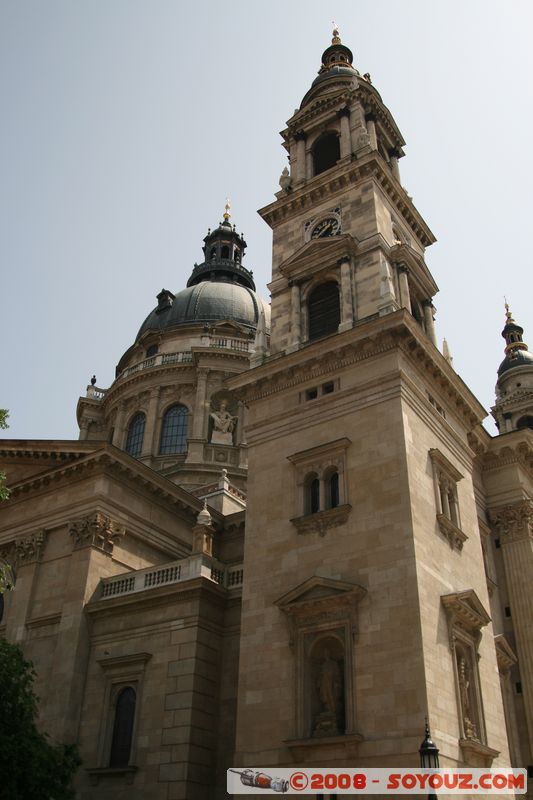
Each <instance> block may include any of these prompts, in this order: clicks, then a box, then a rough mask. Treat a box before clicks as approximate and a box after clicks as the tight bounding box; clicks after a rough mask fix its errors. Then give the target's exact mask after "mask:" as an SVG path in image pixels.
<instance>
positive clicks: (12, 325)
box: [0, 0, 533, 439]
mask: <svg viewBox="0 0 533 800" xmlns="http://www.w3.org/2000/svg"><path fill="white" fill-rule="evenodd" d="M332 20H335V21H336V23H337V24H338V26H339V28H340V33H341V37H342V40H343V42H344V43H345V44H347V45H348V46H349V47H350V48H351V49H352V50H353V52H354V56H355V58H354V65H355V66H356V67H357V68H358V69H359V71H360V72H361V73H365V72H370V74H371V76H372V81H373V84H374V86H375V87H376V88H377V89H378V91H379V92H380V94H381V96H382V98H383V100H384V102H385V103H386V105H387V106H388V107H389V109H390V110H391V112H392V114H393V115H394V117H395V119H396V122H397V123H398V126H399V128H400V130H401V131H402V134H403V136H404V138H405V140H406V143H407V145H406V147H405V152H406V155H405V157H404V158H402V160H401V162H400V169H401V174H402V183H403V184H404V186H405V187H406V189H407V190H408V192H409V194H410V195H412V197H413V199H414V202H415V205H416V206H417V208H418V210H419V211H420V212H421V214H422V215H423V216H424V218H425V219H426V221H427V222H428V224H429V226H430V228H431V229H432V231H433V233H434V234H435V235H436V237H437V243H436V244H434V245H432V246H431V248H429V249H428V251H427V253H426V258H427V264H428V266H429V268H430V270H431V271H432V273H433V275H434V277H435V279H436V281H437V284H438V285H439V288H440V292H439V294H438V295H437V297H436V298H435V301H434V302H435V305H436V307H437V318H436V321H437V334H438V337H439V341H441V340H442V337H444V336H445V337H446V339H447V340H448V343H449V346H450V349H451V352H452V355H453V357H454V367H455V368H456V370H457V372H458V373H459V375H460V376H461V377H462V378H463V380H464V381H465V382H466V383H467V385H469V386H470V388H471V389H472V391H473V392H474V394H475V395H476V397H477V398H478V400H479V401H480V402H481V403H482V404H483V405H484V407H485V408H486V409H487V410H489V409H490V406H491V405H492V404H493V402H494V384H495V381H496V370H497V367H498V365H499V363H500V361H501V360H502V358H503V346H504V342H503V339H502V338H501V337H500V332H501V330H502V327H503V323H504V305H503V304H504V295H506V296H507V299H508V301H509V303H510V304H511V308H512V310H513V312H514V316H515V318H516V320H517V321H518V322H520V323H521V324H522V325H523V327H524V328H525V335H524V338H525V341H526V342H527V341H528V336H529V338H530V343H531V348H532V349H533V310H532V304H531V288H532V281H531V275H532V259H533V255H532V252H531V248H530V246H529V245H530V241H529V236H530V233H531V229H532V221H533V204H532V196H531V189H530V187H531V185H532V182H533V181H532V179H533V147H532V145H531V139H532V136H531V129H532V122H533V104H532V99H533V98H532V95H533V82H532V80H531V76H532V74H533V69H532V67H533V63H532V62H533V48H531V34H532V28H533V4H532V3H530V2H529V0H508V1H507V2H506V3H501V2H498V3H496V2H493V0H438V1H437V0H403V2H401V3H400V2H393V0H371V1H369V0H367V2H361V0H350V1H349V2H346V1H345V0H338V1H337V2H332V3H324V2H316V1H315V0H305V1H304V0H283V2H281V1H280V0H269V2H268V3H258V2H255V0H248V1H247V2H242V1H241V0H237V1H236V2H230V0H227V2H226V3H225V4H224V3H220V2H214V1H213V2H211V1H209V2H206V0H197V1H196V2H195V3H185V2H179V1H178V0H173V1H171V0H91V2H87V1H85V2H81V1H80V0H47V2H42V0H31V1H30V0H9V1H8V0H0V114H1V120H2V122H1V125H0V268H1V283H0V326H1V347H2V371H1V383H0V407H4V408H8V409H9V410H10V420H9V421H10V425H11V427H10V430H8V431H5V435H6V436H8V437H9V438H41V439H54V438H60V439H69V438H77V436H78V428H77V424H76V415H75V410H76V403H77V398H78V396H79V395H83V394H84V393H85V390H86V386H87V383H88V382H89V379H90V378H91V376H92V375H93V374H95V375H96V376H97V385H98V386H100V387H103V388H106V387H107V386H109V385H110V383H111V382H112V380H113V378H114V370H115V365H116V364H117V362H118V360H119V358H120V356H121V354H122V353H123V352H124V351H125V350H126V349H127V348H128V347H129V346H130V345H131V344H132V343H133V341H134V339H135V336H136V333H137V331H138V329H139V327H140V325H141V323H142V321H143V320H144V318H145V317H146V316H147V314H148V313H149V312H150V310H151V309H152V308H153V307H154V305H155V304H156V300H155V296H156V294H157V293H158V292H159V291H160V290H161V288H163V287H164V288H168V289H171V290H172V291H174V292H175V291H178V290H180V289H181V288H184V286H185V284H186V281H187V278H188V277H189V275H190V272H191V270H192V267H193V264H194V262H195V261H201V260H202V253H201V246H202V240H203V237H204V236H205V234H206V232H207V228H208V227H214V226H215V225H217V224H218V222H219V221H220V219H221V218H222V212H223V206H224V202H225V199H226V197H227V196H229V197H230V198H231V202H232V214H233V217H232V219H233V221H234V222H235V224H236V226H237V229H238V230H239V231H243V232H244V234H245V238H246V240H247V242H248V250H247V254H246V256H245V261H244V265H245V266H247V267H248V269H252V270H253V271H254V276H255V280H256V284H257V287H258V291H259V292H260V293H261V294H262V295H263V296H264V297H266V298H268V291H267V289H266V284H267V282H268V281H269V278H270V268H271V231H270V229H269V228H268V226H267V225H266V224H265V223H264V222H263V221H262V220H261V219H260V217H259V216H258V215H257V213H256V209H258V208H260V207H262V206H264V205H266V204H267V203H269V202H271V201H272V200H273V199H274V192H276V191H277V190H278V189H279V186H278V179H279V175H280V173H281V170H282V169H283V167H284V166H285V164H286V153H285V151H284V149H283V148H282V147H281V138H280V136H279V131H281V130H282V129H283V128H284V127H285V122H286V120H288V119H289V117H290V116H291V115H292V113H293V111H294V109H295V108H296V107H297V106H298V105H299V104H300V101H301V99H302V97H303V95H304V94H305V92H306V91H307V89H308V88H309V86H310V84H311V82H312V81H313V79H314V78H315V77H316V73H317V70H318V68H319V66H320V57H321V53H322V51H323V50H324V49H325V48H326V47H327V46H328V44H329V43H330V40H331V29H332V24H331V22H332ZM488 429H489V430H491V431H492V432H494V428H493V426H491V425H490V424H489V425H488Z"/></svg>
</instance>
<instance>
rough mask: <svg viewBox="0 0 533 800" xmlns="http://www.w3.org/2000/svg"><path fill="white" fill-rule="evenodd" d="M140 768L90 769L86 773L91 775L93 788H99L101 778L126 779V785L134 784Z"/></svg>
mask: <svg viewBox="0 0 533 800" xmlns="http://www.w3.org/2000/svg"><path fill="white" fill-rule="evenodd" d="M138 769H139V768H138V767H135V766H133V765H130V766H127V767H89V768H88V769H86V770H85V772H86V773H87V774H88V775H89V780H90V782H91V784H92V786H97V785H98V782H99V780H100V778H106V777H110V778H120V777H125V778H126V783H133V779H134V777H135V773H136V772H137V770H138Z"/></svg>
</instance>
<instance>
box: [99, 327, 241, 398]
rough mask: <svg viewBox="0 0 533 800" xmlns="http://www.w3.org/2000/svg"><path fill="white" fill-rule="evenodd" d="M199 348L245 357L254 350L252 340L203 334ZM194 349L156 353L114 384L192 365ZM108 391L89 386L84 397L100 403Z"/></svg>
mask: <svg viewBox="0 0 533 800" xmlns="http://www.w3.org/2000/svg"><path fill="white" fill-rule="evenodd" d="M199 347H201V348H204V347H208V348H212V349H218V350H231V351H232V352H233V353H238V354H239V355H246V356H247V355H248V354H251V353H252V351H253V349H254V340H253V339H237V338H233V337H230V336H215V335H213V334H211V333H205V334H204V335H203V336H202V337H201V339H200V344H199ZM195 349H196V348H193V349H192V350H181V351H178V352H176V353H158V354H157V355H155V356H150V358H145V359H143V360H142V361H139V362H138V363H137V364H132V365H131V366H130V367H126V369H124V370H122V372H121V373H119V375H117V377H116V379H115V383H116V382H117V381H121V380H123V379H124V378H128V377H130V375H135V374H136V373H138V372H142V371H144V370H146V369H156V368H157V367H168V366H171V365H180V364H187V365H189V364H192V363H194V350H195ZM108 391H109V390H108V389H101V388H100V387H98V386H93V385H91V384H90V385H89V386H87V393H86V395H85V396H86V398H89V399H90V400H98V401H101V400H103V399H104V398H105V396H106V394H107V392H108Z"/></svg>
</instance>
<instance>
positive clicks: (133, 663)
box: [96, 653, 152, 670]
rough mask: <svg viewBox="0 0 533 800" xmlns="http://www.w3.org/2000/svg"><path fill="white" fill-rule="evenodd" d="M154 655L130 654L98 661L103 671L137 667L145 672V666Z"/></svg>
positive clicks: (99, 658) (105, 657)
mask: <svg viewBox="0 0 533 800" xmlns="http://www.w3.org/2000/svg"><path fill="white" fill-rule="evenodd" d="M151 658H152V653H130V654H128V655H123V656H106V655H103V656H100V657H97V659H96V661H97V662H98V663H99V664H100V666H101V668H102V669H103V670H109V669H115V668H118V669H120V670H121V669H124V667H128V668H131V667H137V668H138V669H141V670H143V669H144V665H145V664H146V663H147V662H148V661H150V659H151Z"/></svg>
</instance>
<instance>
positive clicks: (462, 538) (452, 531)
mask: <svg viewBox="0 0 533 800" xmlns="http://www.w3.org/2000/svg"><path fill="white" fill-rule="evenodd" d="M437 522H438V523H439V528H440V532H441V533H442V534H443V535H444V536H445V537H446V538H447V539H448V542H449V544H450V547H451V548H452V549H453V548H455V549H456V550H462V549H463V545H464V543H465V542H466V540H467V539H468V536H467V535H466V533H463V531H462V530H461V529H460V528H458V527H457V525H456V524H455V523H454V522H452V521H451V519H449V518H448V517H447V516H446V514H437Z"/></svg>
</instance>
